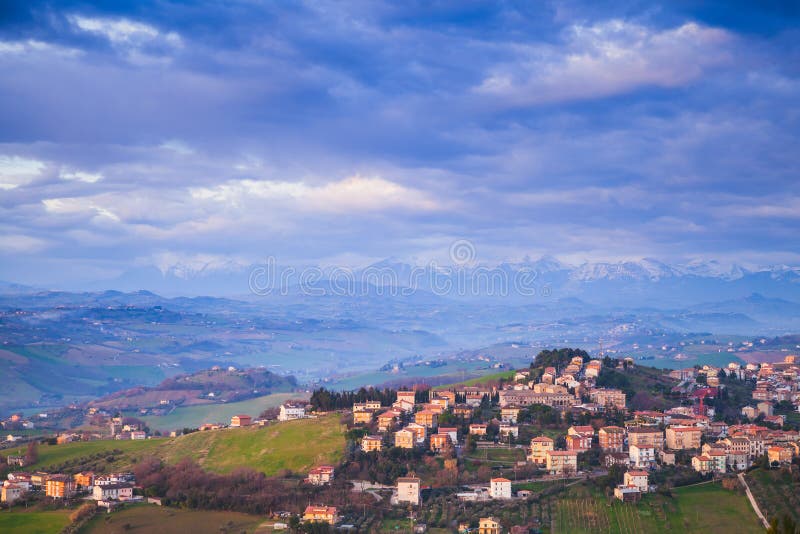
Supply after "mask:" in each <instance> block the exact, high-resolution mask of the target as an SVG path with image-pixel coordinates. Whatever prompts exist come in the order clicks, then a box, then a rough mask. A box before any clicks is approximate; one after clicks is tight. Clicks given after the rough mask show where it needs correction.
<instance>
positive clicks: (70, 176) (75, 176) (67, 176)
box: [59, 169, 103, 184]
mask: <svg viewBox="0 0 800 534" xmlns="http://www.w3.org/2000/svg"><path fill="white" fill-rule="evenodd" d="M59 177H60V178H61V179H62V180H71V181H77V182H85V183H87V184H93V183H95V182H98V181H100V180H102V179H103V175H102V174H100V173H99V172H98V173H92V172H85V171H66V170H64V169H62V170H61V173H60V174H59Z"/></svg>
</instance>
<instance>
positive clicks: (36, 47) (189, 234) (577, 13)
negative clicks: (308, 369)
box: [0, 1, 800, 283]
mask: <svg viewBox="0 0 800 534" xmlns="http://www.w3.org/2000/svg"><path fill="white" fill-rule="evenodd" d="M106 4H112V6H109V5H106ZM796 6H797V4H796V3H792V2H676V1H670V2H663V3H655V2H636V1H629V2H625V1H615V2H598V1H588V2H572V1H568V2H557V3H547V2H497V3H496V2H399V3H398V2H393V3H381V2H358V1H354V2H326V1H313V2H305V3H304V2H257V1H240V2H235V1H233V2H225V3H222V2H194V3H177V2H176V3H171V2H166V1H157V2H147V1H137V2H113V3H96V4H92V3H88V2H76V3H72V2H36V1H20V2H13V1H7V2H3V4H2V6H0V68H2V73H3V74H2V76H0V124H1V125H2V126H1V127H0V257H1V258H2V265H0V279H5V280H14V281H22V282H27V283H36V282H37V281H39V282H41V281H44V280H47V281H50V282H53V281H55V282H58V281H60V280H64V281H66V280H90V279H97V278H112V277H114V276H116V275H117V274H119V273H120V272H122V271H125V270H126V269H129V268H131V267H133V266H144V265H157V266H160V267H164V266H167V265H170V264H173V263H178V262H184V263H190V264H192V263H193V264H197V263H200V264H202V263H204V262H212V263H214V262H225V261H234V262H240V263H249V262H254V261H258V260H260V259H263V258H264V257H266V256H274V257H276V258H278V259H279V261H282V262H285V263H292V262H295V263H304V262H321V263H329V264H331V263H333V264H345V265H354V264H355V265H357V264H364V263H367V262H369V261H372V260H376V259H380V258H382V257H386V256H397V257H400V258H408V259H416V260H417V261H420V260H429V259H441V258H442V257H444V256H445V255H446V254H447V251H448V245H449V244H450V243H451V242H452V241H454V240H456V239H468V240H470V241H472V242H473V243H475V246H476V247H477V250H478V254H479V259H482V260H485V261H498V260H506V259H510V260H513V259H519V258H522V257H524V256H526V255H529V256H532V257H535V256H539V255H542V254H552V255H555V256H557V257H559V258H561V259H563V260H566V261H570V262H575V263H579V262H581V261H585V260H590V261H593V260H619V259H635V258H641V257H657V258H661V259H664V260H667V261H683V260H686V259H694V258H701V259H702V258H706V259H712V258H714V259H720V260H723V261H735V262H739V263H743V264H750V265H759V264H771V263H790V264H798V263H800V232H799V231H798V230H800V224H798V223H800V196H798V194H799V193H800V180H799V179H798V170H799V167H800V164H799V163H798V162H800V158H798V154H800V142H799V141H800V139H799V134H800V129H799V128H798V121H800V80H799V79H798V78H799V77H800V31H799V24H798V22H799V21H800V8H798V7H796Z"/></svg>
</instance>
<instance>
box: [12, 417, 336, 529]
mask: <svg viewBox="0 0 800 534" xmlns="http://www.w3.org/2000/svg"><path fill="white" fill-rule="evenodd" d="M344 443H345V440H344V434H343V428H342V427H341V425H340V424H339V416H338V415H334V414H332V415H329V416H325V417H320V418H316V419H303V420H299V421H287V422H283V423H275V424H273V425H271V426H268V427H250V428H229V429H223V430H212V431H206V432H194V433H192V434H187V435H185V436H181V437H178V438H170V439H167V438H161V439H149V440H143V441H116V440H114V441H112V440H103V441H87V442H76V443H66V444H63V445H41V446H40V447H39V461H38V462H37V463H36V464H34V465H33V466H32V467H26V470H30V469H38V468H45V467H48V466H57V465H61V464H64V463H65V462H70V461H75V460H79V459H81V458H86V457H89V456H91V455H93V454H96V453H104V452H106V453H109V454H110V453H111V451H112V450H114V449H118V450H121V451H122V453H120V454H116V455H114V461H113V462H112V463H111V464H109V465H108V467H109V468H114V469H125V468H130V467H131V466H132V465H133V464H134V463H135V462H136V461H138V459H141V458H142V457H144V456H148V455H152V456H156V457H158V458H162V459H163V460H165V461H167V462H169V463H175V462H178V461H180V460H181V459H183V458H192V459H195V460H197V461H198V462H199V463H200V464H201V465H202V466H203V467H204V468H206V469H208V470H210V471H215V472H219V473H227V472H229V471H232V470H233V469H235V468H237V467H250V468H252V469H255V470H257V471H262V472H264V473H266V474H267V475H274V474H276V473H277V472H278V471H280V470H282V469H290V470H292V471H297V472H304V471H306V470H307V469H309V468H310V467H313V466H314V465H317V464H320V463H334V464H335V463H337V462H338V461H339V460H340V459H341V457H342V454H343V452H344ZM17 452H20V453H21V454H24V450H20V451H17V450H15V449H10V451H9V454H16V453H17ZM0 532H2V529H0Z"/></svg>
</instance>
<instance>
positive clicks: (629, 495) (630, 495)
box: [614, 484, 642, 502]
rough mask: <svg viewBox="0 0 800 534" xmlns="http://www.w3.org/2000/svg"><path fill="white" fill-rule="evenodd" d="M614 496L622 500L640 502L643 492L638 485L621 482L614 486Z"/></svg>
mask: <svg viewBox="0 0 800 534" xmlns="http://www.w3.org/2000/svg"><path fill="white" fill-rule="evenodd" d="M614 497H616V498H617V499H619V500H620V501H622V502H638V501H639V500H640V499H641V498H642V493H641V492H640V491H639V488H637V487H636V486H626V485H624V484H621V485H619V486H617V487H616V488H614Z"/></svg>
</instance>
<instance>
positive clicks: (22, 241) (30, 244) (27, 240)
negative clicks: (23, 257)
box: [0, 234, 47, 253]
mask: <svg viewBox="0 0 800 534" xmlns="http://www.w3.org/2000/svg"><path fill="white" fill-rule="evenodd" d="M46 245H47V242H46V241H44V240H43V239H39V238H36V237H31V236H27V235H21V234H9V235H0V250H3V251H5V252H16V253H26V252H38V251H40V250H42V249H43V248H45V246H46Z"/></svg>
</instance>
